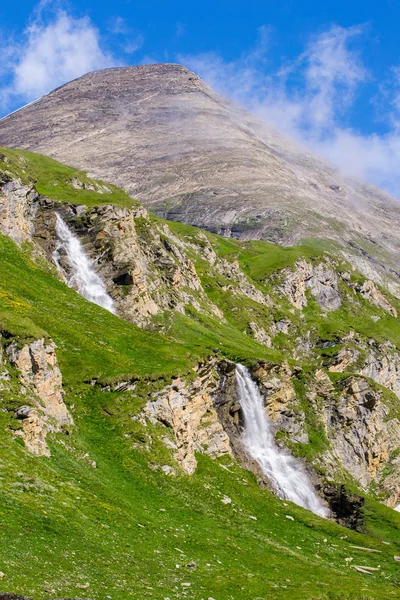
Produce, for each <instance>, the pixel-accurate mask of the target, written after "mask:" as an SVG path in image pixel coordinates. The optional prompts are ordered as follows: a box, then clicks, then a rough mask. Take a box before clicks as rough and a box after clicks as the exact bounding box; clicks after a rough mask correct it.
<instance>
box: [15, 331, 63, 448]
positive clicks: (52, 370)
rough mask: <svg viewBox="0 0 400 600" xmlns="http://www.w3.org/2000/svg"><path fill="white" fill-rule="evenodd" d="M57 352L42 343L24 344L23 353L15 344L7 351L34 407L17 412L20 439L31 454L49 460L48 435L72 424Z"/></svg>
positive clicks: (52, 347)
mask: <svg viewBox="0 0 400 600" xmlns="http://www.w3.org/2000/svg"><path fill="white" fill-rule="evenodd" d="M55 348H56V346H55V344H53V343H50V344H46V343H45V341H44V340H43V339H41V340H36V341H35V342H32V343H31V344H25V345H24V346H23V347H22V349H19V348H18V346H17V345H16V344H15V343H12V344H10V345H9V346H8V347H7V355H8V359H9V361H10V363H11V364H12V365H14V366H15V367H16V368H17V369H18V370H19V373H20V380H21V383H22V385H23V386H24V388H23V390H24V391H25V394H26V396H27V397H28V398H29V399H30V400H31V402H32V404H33V406H32V407H29V406H23V407H21V408H19V409H18V410H17V413H16V417H17V418H18V419H20V420H21V421H22V425H23V429H22V431H21V432H20V435H22V437H23V439H24V442H25V445H26V447H27V448H28V450H30V451H31V452H32V453H33V454H36V455H38V456H40V455H45V456H50V451H49V449H48V447H47V444H46V436H47V433H48V432H49V431H60V430H61V428H62V427H64V426H67V425H70V424H71V423H72V418H71V416H70V414H69V412H68V409H67V407H66V405H65V403H64V399H63V395H64V393H63V389H62V375H61V371H60V369H59V366H58V361H57V356H56V353H55Z"/></svg>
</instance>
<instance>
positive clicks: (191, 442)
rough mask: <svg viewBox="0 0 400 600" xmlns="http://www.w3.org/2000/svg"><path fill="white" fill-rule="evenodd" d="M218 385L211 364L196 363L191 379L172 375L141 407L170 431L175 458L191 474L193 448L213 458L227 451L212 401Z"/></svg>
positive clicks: (225, 441) (194, 458) (226, 442)
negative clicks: (174, 378)
mask: <svg viewBox="0 0 400 600" xmlns="http://www.w3.org/2000/svg"><path fill="white" fill-rule="evenodd" d="M217 386H218V379H217V377H216V373H215V371H214V364H213V363H211V364H208V365H205V366H201V365H200V366H199V368H198V370H197V373H196V378H195V380H194V381H193V382H192V383H190V384H186V383H185V382H184V381H182V380H180V379H176V380H174V381H173V382H172V384H171V385H170V386H168V387H167V388H165V389H163V390H162V391H161V392H159V393H157V394H156V395H155V396H154V398H153V399H152V400H150V402H148V403H147V405H146V407H145V409H144V413H143V415H144V417H145V418H148V419H152V420H153V421H159V422H160V423H163V424H164V425H167V426H168V427H171V428H172V430H173V432H174V437H175V444H176V448H175V451H174V456H175V459H176V460H177V462H178V464H179V465H180V466H181V468H182V469H183V470H184V471H185V472H186V473H188V474H192V473H193V472H194V471H195V469H196V466H197V460H196V457H195V452H202V453H204V454H208V455H209V456H211V457H213V458H215V457H217V456H222V455H224V454H231V448H230V445H229V438H228V435H227V434H226V432H225V431H224V429H223V427H222V425H221V423H220V421H219V420H218V416H217V412H216V410H215V408H214V405H213V400H212V394H213V393H214V392H215V390H216V389H217Z"/></svg>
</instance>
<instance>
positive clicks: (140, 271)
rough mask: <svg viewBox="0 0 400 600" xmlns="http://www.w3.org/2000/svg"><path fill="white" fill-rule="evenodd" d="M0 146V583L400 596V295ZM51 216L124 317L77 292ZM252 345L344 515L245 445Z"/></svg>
mask: <svg viewBox="0 0 400 600" xmlns="http://www.w3.org/2000/svg"><path fill="white" fill-rule="evenodd" d="M0 155H1V157H0V230H1V231H2V234H0V253H1V261H0V323H1V327H0V329H1V337H0V347H1V352H0V367H1V368H0V372H1V373H0V402H1V408H2V410H1V411H0V436H1V442H2V443H1V450H0V476H1V478H2V479H1V481H2V486H1V490H0V494H1V497H2V499H1V525H2V527H1V532H0V535H1V538H2V541H1V544H0V571H1V573H2V578H1V580H0V581H1V584H0V585H1V588H2V589H3V590H6V589H7V590H9V591H14V592H19V593H24V594H27V595H28V596H29V595H32V596H33V597H35V598H37V599H38V600H39V599H45V598H49V597H50V596H52V597H60V596H63V595H64V596H65V595H70V596H81V595H85V596H88V597H90V598H93V599H97V598H99V599H100V598H105V597H108V596H110V597H112V598H114V599H117V600H122V599H124V600H126V599H132V600H133V599H136V598H159V599H165V598H193V599H194V598H196V599H197V598H215V599H226V600H228V599H231V598H234V599H235V600H239V599H243V600H249V599H250V598H271V599H272V598H274V599H275V598H276V599H289V598H290V600H292V599H299V600H300V599H304V600H305V599H311V598H313V599H314V600H316V599H320V600H323V599H328V598H329V599H335V598H337V599H339V598H341V599H343V598H348V599H351V598H352V599H354V600H355V599H358V600H361V599H363V600H365V599H369V600H372V599H378V598H400V578H399V575H398V566H397V565H398V562H397V561H396V560H395V558H394V557H395V556H398V555H399V554H400V542H399V539H400V538H399V529H400V515H399V514H398V513H397V512H395V511H394V510H392V508H389V506H390V507H395V506H397V505H398V504H399V503H400V495H399V494H400V486H399V481H400V479H399V478H400V464H399V461H398V450H399V447H400V440H399V439H398V431H399V430H400V427H399V425H400V423H399V419H400V399H399V396H400V356H399V354H398V351H399V350H398V349H400V327H399V324H398V318H397V311H398V309H399V302H398V301H397V300H396V299H395V298H393V297H391V296H390V294H389V293H387V292H386V291H385V290H381V289H379V288H378V287H377V286H376V285H375V284H373V283H372V282H371V281H369V280H365V278H364V277H362V276H361V275H360V274H359V273H358V272H356V271H355V270H354V269H352V268H351V267H350V266H349V265H348V264H347V263H345V262H344V261H343V259H342V258H337V257H335V256H334V255H333V254H328V253H326V252H322V251H320V250H317V249H315V248H314V247H307V246H296V247H289V248H282V247H279V246H276V245H274V244H271V243H267V242H261V241H258V242H240V241H235V240H228V239H224V238H221V237H218V236H216V235H213V234H211V233H208V232H203V231H201V230H199V229H196V228H193V227H190V226H187V225H183V224H181V223H169V222H165V221H163V220H161V219H160V218H158V217H154V216H153V215H151V214H150V213H148V212H147V211H146V210H145V209H144V208H143V207H142V206H140V205H139V204H138V203H137V202H135V201H131V200H130V198H129V197H128V196H126V194H124V192H122V191H121V190H119V189H118V188H114V187H111V186H109V185H108V184H104V183H103V182H101V181H95V180H92V179H91V178H89V177H88V176H87V175H86V174H85V173H82V172H80V171H77V170H75V169H72V168H70V167H65V166H63V165H61V164H59V163H56V162H55V161H52V160H50V159H47V158H44V157H41V156H39V155H35V154H32V153H30V152H24V151H16V150H9V149H6V148H2V149H0ZM56 214H58V215H60V216H61V217H62V218H63V219H64V221H65V223H66V224H67V226H68V228H69V230H70V231H71V232H72V233H73V234H74V235H75V236H76V239H77V240H79V241H80V243H81V246H82V247H84V249H85V251H86V252H87V254H88V255H89V256H90V257H91V258H92V259H93V261H94V263H93V264H94V265H95V267H96V271H97V273H98V274H99V275H100V276H101V277H102V279H103V281H104V284H105V286H106V288H107V291H108V293H109V294H110V296H111V297H112V299H113V301H114V304H115V307H116V310H117V313H118V315H115V314H112V313H111V312H109V311H106V310H104V309H102V308H101V307H99V306H97V305H96V304H93V303H91V302H88V301H87V300H85V299H84V298H83V297H82V296H81V295H79V294H77V293H76V291H74V289H72V288H73V286H74V280H73V277H72V275H73V265H71V264H70V263H69V256H68V252H67V251H66V248H65V247H63V245H62V243H61V240H60V239H59V236H58V234H57V225H56V223H57V217H56ZM55 259H56V262H57V264H58V269H57V267H56V264H55V262H54V260H55ZM63 279H64V280H65V281H66V282H68V283H69V286H71V287H69V286H68V285H66V284H65V283H64V282H63ZM238 362H240V363H243V364H246V365H247V366H248V368H249V370H250V372H251V374H252V377H253V379H254V381H255V382H257V385H258V387H259V389H260V391H261V393H262V395H263V397H264V400H265V408H266V411H267V413H268V415H269V417H270V421H271V424H272V427H273V431H274V434H275V437H276V440H277V443H278V446H279V447H280V448H282V449H283V448H284V447H286V448H288V449H289V450H290V451H291V452H292V453H293V455H295V456H296V457H298V459H299V460H300V461H301V462H302V463H303V464H304V467H305V469H306V471H305V472H306V473H307V476H308V477H309V478H310V481H312V482H313V484H314V486H315V489H316V491H317V493H318V494H319V496H320V498H321V501H322V502H324V503H325V504H326V506H327V507H329V509H330V511H331V516H330V517H329V518H327V519H323V518H320V517H318V516H316V515H314V514H312V513H311V512H310V511H307V510H304V509H303V508H301V507H299V506H296V505H295V504H293V503H292V502H289V501H287V500H280V499H279V498H278V497H277V496H276V495H275V494H274V493H273V492H272V490H271V482H270V481H269V480H268V478H267V477H266V476H265V473H263V472H262V471H261V470H260V467H259V465H258V464H256V463H255V461H254V460H252V457H251V456H250V455H249V453H248V451H247V449H246V447H245V445H244V443H243V429H244V426H245V424H244V422H243V410H242V407H241V406H240V397H239V396H238V390H237V382H236V378H235V363H238ZM385 504H387V505H388V506H385ZM344 526H346V527H344ZM365 548H368V551H366V550H365ZM371 568H372V570H371Z"/></svg>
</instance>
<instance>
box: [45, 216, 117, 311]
mask: <svg viewBox="0 0 400 600" xmlns="http://www.w3.org/2000/svg"><path fill="white" fill-rule="evenodd" d="M56 216H57V222H56V235H57V238H58V245H57V247H56V249H55V251H54V253H53V260H54V262H55V264H56V266H57V268H58V270H59V271H60V273H61V275H62V276H63V278H64V281H65V283H66V284H67V285H68V286H69V287H70V288H73V289H74V290H76V291H77V292H78V293H79V294H81V296H83V297H84V298H86V300H89V301H90V302H94V304H98V305H99V306H102V307H103V308H106V309H107V310H109V311H110V312H112V313H114V314H115V313H116V310H115V307H114V302H113V300H112V298H111V297H110V296H109V295H108V294H107V290H106V286H105V285H104V283H103V281H102V280H101V279H100V277H99V276H98V275H97V273H96V271H95V269H94V264H93V261H92V260H91V259H90V258H89V257H88V256H87V255H86V252H85V251H84V249H83V247H82V245H81V243H80V241H79V239H78V238H77V237H76V236H75V235H74V234H73V233H71V231H70V230H69V229H68V227H67V225H66V223H65V222H64V221H63V219H62V218H61V217H60V215H58V214H56ZM61 251H64V252H65V254H66V256H67V260H68V263H69V266H70V268H71V275H70V276H69V277H67V276H66V274H65V271H64V270H63V268H62V266H61V262H60V256H61V255H60V252H61Z"/></svg>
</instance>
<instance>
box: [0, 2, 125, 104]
mask: <svg viewBox="0 0 400 600" xmlns="http://www.w3.org/2000/svg"><path fill="white" fill-rule="evenodd" d="M1 51H2V54H3V55H4V54H6V55H7V56H8V57H9V58H8V62H7V69H8V72H9V84H8V85H7V86H6V87H5V88H3V89H2V104H3V105H7V104H9V103H10V101H12V100H14V101H15V100H16V99H18V100H21V101H25V102H29V101H31V100H34V99H36V98H38V97H40V96H42V95H43V94H46V93H48V92H49V91H51V90H52V89H54V88H55V87H57V86H59V85H61V84H63V83H66V82H67V81H70V80H71V79H75V78H76V77H80V76H81V75H83V74H84V73H87V72H89V71H93V70H96V69H103V68H105V67H112V66H115V65H116V62H115V60H114V58H113V57H112V56H111V54H109V53H108V52H105V51H104V50H102V48H101V46H100V36H99V32H98V30H97V29H96V28H95V27H94V25H93V24H92V23H91V21H90V20H89V19H88V18H82V19H75V18H73V17H71V16H69V15H68V14H67V13H65V12H58V13H57V14H56V16H55V17H54V18H53V19H52V20H51V21H50V22H47V23H45V24H44V23H43V22H42V21H41V19H40V17H38V19H37V20H36V21H34V22H33V23H31V24H30V25H29V27H28V28H27V29H26V30H25V32H24V35H23V40H22V42H20V43H18V44H16V43H14V44H12V45H10V44H8V45H7V46H6V47H5V48H4V47H3V48H2V49H1Z"/></svg>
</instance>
